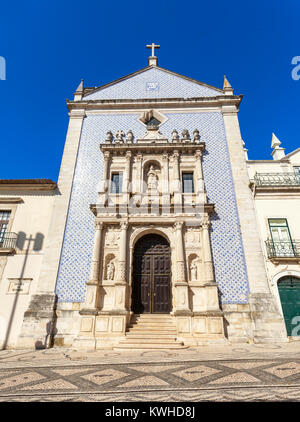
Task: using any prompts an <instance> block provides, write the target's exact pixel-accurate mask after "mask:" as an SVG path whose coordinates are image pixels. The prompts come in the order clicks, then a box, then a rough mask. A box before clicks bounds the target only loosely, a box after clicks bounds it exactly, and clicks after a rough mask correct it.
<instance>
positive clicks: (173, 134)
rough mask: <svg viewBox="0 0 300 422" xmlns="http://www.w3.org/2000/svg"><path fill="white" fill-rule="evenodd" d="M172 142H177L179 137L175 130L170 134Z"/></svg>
mask: <svg viewBox="0 0 300 422" xmlns="http://www.w3.org/2000/svg"><path fill="white" fill-rule="evenodd" d="M172 142H179V135H178V132H177V130H176V129H174V130H173V132H172Z"/></svg>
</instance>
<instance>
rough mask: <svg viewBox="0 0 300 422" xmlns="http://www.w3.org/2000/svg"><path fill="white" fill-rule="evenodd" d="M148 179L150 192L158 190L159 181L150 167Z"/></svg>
mask: <svg viewBox="0 0 300 422" xmlns="http://www.w3.org/2000/svg"><path fill="white" fill-rule="evenodd" d="M147 177H148V180H147V185H148V190H156V189H157V182H158V180H157V175H156V172H155V170H154V167H153V166H151V167H150V170H149V171H148V173H147Z"/></svg>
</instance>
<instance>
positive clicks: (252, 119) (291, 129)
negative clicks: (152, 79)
mask: <svg viewBox="0 0 300 422" xmlns="http://www.w3.org/2000/svg"><path fill="white" fill-rule="evenodd" d="M299 22H300V2H299V0H285V1H282V0H260V1H257V0H253V1H241V0H238V1H237V0H233V1H230V0H228V1H221V0H214V1H202V0H184V1H178V0H160V1H157V0H151V1H149V0H148V1H144V0H129V1H120V0H117V1H116V0H115V1H113V0H112V1H102V0H100V1H99V0H98V1H92V0H85V1H78V0H72V1H70V0H60V1H58V0H52V1H45V0H39V1H30V0H29V1H26V2H24V1H15V2H10V3H9V2H2V4H1V27H0V40H1V42H0V56H3V57H5V59H6V64H7V72H6V75H7V80H6V81H3V80H0V93H1V97H0V98H1V99H0V121H1V126H0V130H1V146H2V147H1V151H2V160H1V172H0V178H35V177H36V178H52V179H54V180H57V178H58V172H59V167H60V161H61V156H62V152H63V147H64V141H65V135H66V130H67V125H68V114H67V107H66V104H65V99H66V98H69V99H72V98H73V92H74V90H75V89H76V87H77V85H78V84H79V82H80V79H81V78H84V80H85V85H86V86H99V85H102V84H105V83H107V82H110V81H112V80H114V79H117V78H119V77H121V76H125V75H126V74H128V73H131V72H134V71H136V70H138V69H141V68H143V67H145V66H146V65H147V57H148V55H149V50H147V49H146V48H145V45H146V44H147V43H151V42H156V43H159V44H160V45H161V48H160V50H159V52H158V57H159V65H160V66H161V67H164V68H167V69H170V70H172V71H175V72H178V73H181V74H183V75H186V76H189V77H191V78H194V79H197V80H199V81H202V82H205V83H208V84H210V85H214V86H217V87H221V88H222V83H223V75H224V74H226V75H227V76H228V79H229V81H230V82H231V84H232V86H233V87H234V89H235V93H236V94H244V99H243V101H242V104H241V108H240V113H239V119H240V125H241V131H242V136H243V139H244V141H245V142H246V146H247V148H248V149H249V158H250V159H269V158H271V157H270V152H271V149H270V143H271V134H272V132H273V131H274V132H275V134H276V135H277V136H278V138H279V139H280V140H281V141H282V142H283V145H282V146H283V147H285V148H286V152H290V151H292V150H294V149H296V148H298V147H300V137H299V133H300V113H299V112H300V107H299V105H300V104H299V103H300V101H299V100H300V98H299V94H300V80H299V81H295V80H293V79H292V77H291V71H292V68H293V66H292V64H291V60H292V57H294V56H300V42H299V39H300V32H299Z"/></svg>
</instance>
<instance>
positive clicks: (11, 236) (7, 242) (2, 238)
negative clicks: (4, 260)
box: [0, 232, 18, 249]
mask: <svg viewBox="0 0 300 422" xmlns="http://www.w3.org/2000/svg"><path fill="white" fill-rule="evenodd" d="M17 237H18V235H17V233H13V232H5V233H3V234H0V249H15V247H16V244H17Z"/></svg>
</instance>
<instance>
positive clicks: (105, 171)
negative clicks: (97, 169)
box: [102, 151, 110, 192]
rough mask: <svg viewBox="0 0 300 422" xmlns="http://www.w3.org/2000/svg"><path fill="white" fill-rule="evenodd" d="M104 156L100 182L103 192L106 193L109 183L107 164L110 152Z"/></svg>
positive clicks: (106, 152)
mask: <svg viewBox="0 0 300 422" xmlns="http://www.w3.org/2000/svg"><path fill="white" fill-rule="evenodd" d="M103 155H104V165H103V175H102V180H103V192H107V190H108V182H109V180H108V179H109V175H108V168H109V164H110V152H109V151H105V153H104V154H103Z"/></svg>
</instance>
